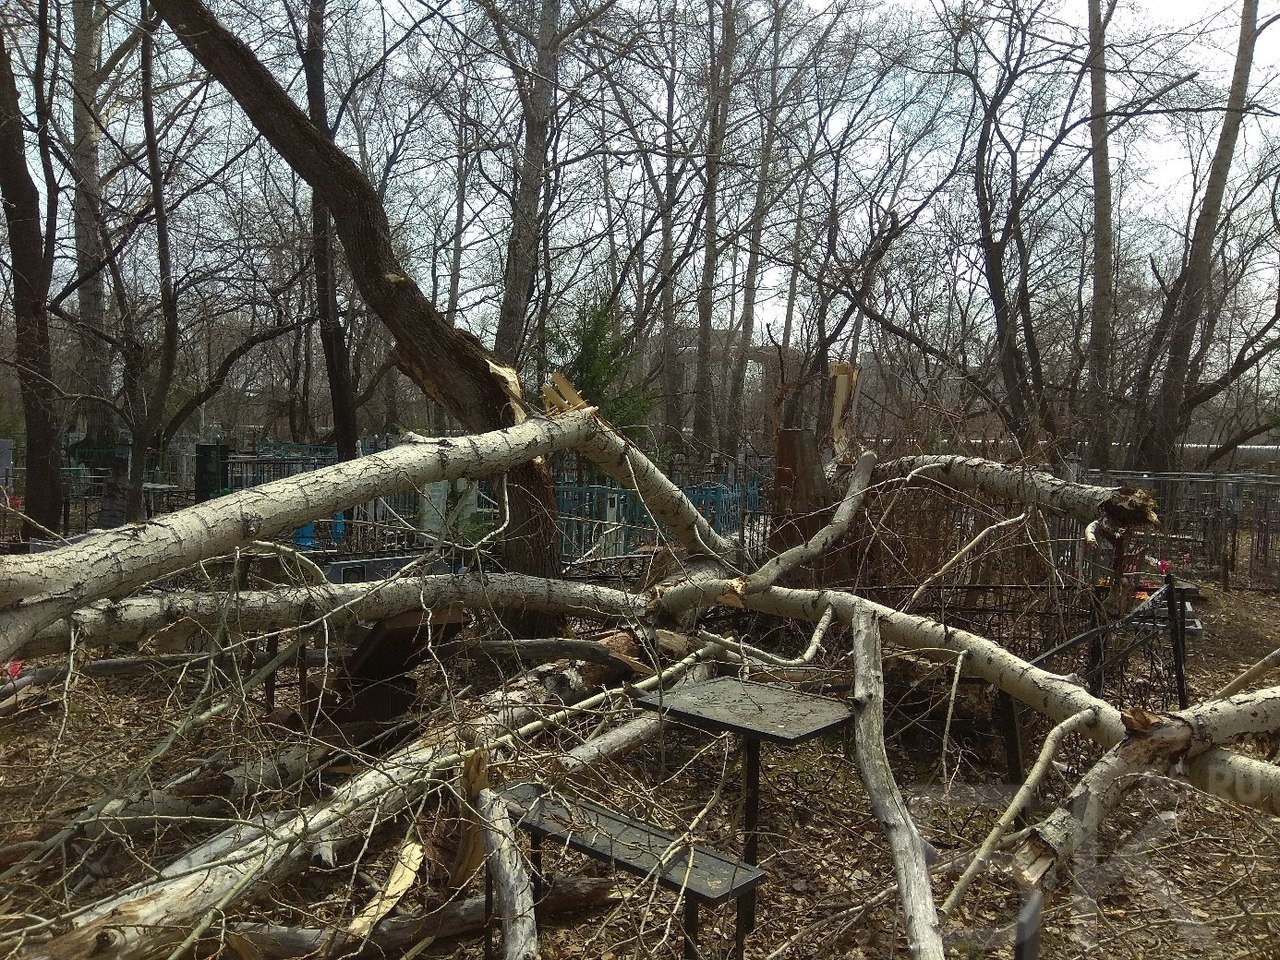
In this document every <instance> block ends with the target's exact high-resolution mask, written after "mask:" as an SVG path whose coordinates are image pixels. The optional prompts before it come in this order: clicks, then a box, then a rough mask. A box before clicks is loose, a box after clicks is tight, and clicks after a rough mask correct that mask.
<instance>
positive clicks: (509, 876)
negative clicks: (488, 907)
mask: <svg viewBox="0 0 1280 960" xmlns="http://www.w3.org/2000/svg"><path fill="white" fill-rule="evenodd" d="M476 806H477V809H478V810H479V812H480V816H481V818H482V819H483V820H484V827H485V830H484V845H485V849H486V851H487V852H488V855H489V860H488V870H489V876H490V877H491V878H492V883H493V886H494V890H495V891H496V894H497V896H496V897H495V899H496V901H497V907H498V915H499V916H500V917H501V918H502V955H503V957H504V958H505V960H538V927H537V924H535V923H534V919H533V884H532V882H531V881H530V880H529V872H528V871H527V870H525V868H524V860H523V859H522V858H521V856H520V847H519V845H517V843H516V837H515V827H514V826H513V825H512V823H511V816H510V814H508V813H507V807H506V804H504V803H503V802H502V800H501V799H500V798H499V797H498V795H497V794H496V793H494V792H493V791H492V790H488V789H485V790H481V791H480V796H479V797H477V798H476Z"/></svg>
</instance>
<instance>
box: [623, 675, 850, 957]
mask: <svg viewBox="0 0 1280 960" xmlns="http://www.w3.org/2000/svg"><path fill="white" fill-rule="evenodd" d="M635 703H636V706H638V707H643V708H644V709H646V710H658V711H661V712H662V713H664V714H666V715H667V716H668V717H670V718H672V719H674V720H678V721H680V722H683V723H686V724H688V725H689V726H693V727H697V728H699V729H701V730H707V731H710V732H712V733H736V734H738V735H739V736H741V737H742V742H743V754H744V770H743V778H742V779H743V790H744V804H743V806H744V810H743V854H742V859H743V860H745V861H746V862H747V863H749V864H751V865H752V866H756V865H758V864H759V862H760V861H759V839H760V838H759V819H760V741H761V740H768V741H769V742H770V743H781V744H788V745H794V744H798V743H803V742H804V741H806V740H812V739H813V738H814V737H819V736H821V735H822V734H824V733H828V732H829V731H832V730H835V729H838V728H839V727H842V726H844V725H845V724H847V723H849V722H850V721H852V720H853V716H854V714H853V711H852V710H851V709H850V708H849V706H848V705H847V704H845V703H843V702H842V701H840V700H836V699H833V698H832V697H823V696H819V695H818V694H813V693H805V692H804V691H801V690H794V689H792V688H790V687H781V686H776V685H774V684H770V683H757V682H753V681H750V680H739V679H738V678H737V677H717V678H716V679H714V680H708V681H706V682H705V683H694V684H689V685H688V686H684V687H678V688H676V689H675V690H670V691H663V690H655V691H653V692H651V693H647V694H645V695H644V696H642V697H639V698H638V699H637V700H636V701H635ZM755 913H756V898H755V890H754V888H753V889H752V890H751V891H750V892H749V893H747V894H745V895H744V898H743V900H742V901H741V902H740V905H739V907H738V918H737V922H738V930H737V942H738V953H739V955H741V952H742V948H741V944H742V941H743V938H744V937H745V936H746V934H747V933H748V932H749V931H751V930H752V929H754V928H755V922H756V918H755Z"/></svg>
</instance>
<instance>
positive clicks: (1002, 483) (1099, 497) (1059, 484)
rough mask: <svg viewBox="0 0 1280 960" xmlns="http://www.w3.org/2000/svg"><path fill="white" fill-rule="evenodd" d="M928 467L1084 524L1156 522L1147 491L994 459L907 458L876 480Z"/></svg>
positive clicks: (958, 483)
mask: <svg viewBox="0 0 1280 960" xmlns="http://www.w3.org/2000/svg"><path fill="white" fill-rule="evenodd" d="M921 468H929V480H930V481H931V482H937V483H942V484H945V485H946V486H949V487H954V488H956V489H958V490H979V491H981V492H983V493H986V494H988V495H989V496H993V497H999V498H1001V499H1005V500H1012V501H1014V502H1016V503H1025V504H1036V505H1039V506H1043V507H1047V508H1048V509H1050V510H1054V511H1056V512H1058V513H1063V514H1066V515H1067V516H1069V517H1075V518H1076V519H1078V520H1081V521H1083V522H1084V523H1090V522H1091V521H1094V520H1102V521H1103V523H1104V524H1105V525H1106V526H1107V527H1109V528H1111V529H1115V530H1118V529H1121V528H1122V527H1133V526H1150V525H1153V524H1155V523H1157V522H1158V521H1157V517H1156V505H1155V501H1154V500H1153V499H1152V498H1151V494H1149V493H1148V492H1147V491H1145V490H1134V489H1130V488H1127V487H1120V488H1116V487H1095V486H1089V485H1088V484H1083V483H1072V482H1071V481H1068V480H1062V479H1059V478H1058V477H1055V476H1054V475H1053V474H1051V473H1045V472H1044V471H1041V470H1034V469H1031V468H1030V467H1020V466H1016V465H1009V464H1002V463H993V462H992V461H990V460H982V459H979V458H977V457H959V456H918V457H903V458H901V459H899V460H892V461H890V462H888V463H884V464H882V465H881V466H880V467H878V468H877V469H876V480H877V481H882V480H891V479H898V478H902V477H906V476H908V475H910V474H911V473H912V472H913V471H916V470H919V469H921Z"/></svg>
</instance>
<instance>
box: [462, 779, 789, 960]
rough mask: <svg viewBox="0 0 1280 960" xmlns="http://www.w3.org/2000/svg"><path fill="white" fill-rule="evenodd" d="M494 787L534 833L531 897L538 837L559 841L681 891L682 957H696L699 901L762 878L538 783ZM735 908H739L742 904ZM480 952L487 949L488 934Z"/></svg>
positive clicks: (537, 880) (736, 894)
mask: <svg viewBox="0 0 1280 960" xmlns="http://www.w3.org/2000/svg"><path fill="white" fill-rule="evenodd" d="M498 792H499V795H500V796H501V797H502V798H503V800H505V801H506V802H507V805H508V807H509V808H510V809H511V810H512V813H513V815H516V814H518V819H517V821H516V825H517V826H518V827H520V828H522V829H524V830H527V831H528V832H529V835H530V837H531V839H532V843H531V847H532V861H533V874H534V876H533V883H534V902H535V903H536V902H537V901H538V900H539V899H541V894H542V840H543V839H544V838H549V839H551V840H556V841H560V842H563V843H564V844H565V845H566V846H567V847H569V848H570V849H571V850H577V851H578V852H579V853H584V854H586V855H587V856H589V857H593V858H595V859H596V860H601V861H603V862H605V863H608V864H611V865H612V866H614V867H618V868H620V869H622V870H626V871H627V872H629V873H634V874H636V875H638V876H641V877H645V878H647V879H651V880H653V881H655V882H656V883H657V884H658V885H659V886H661V887H665V888H666V889H668V890H675V891H680V892H682V893H683V894H684V955H685V957H686V960H695V958H696V957H697V956H698V952H697V938H698V908H699V906H700V905H702V904H704V903H705V904H707V905H709V906H716V905H718V904H721V903H724V902H725V901H726V900H730V899H735V898H741V897H742V896H744V895H745V894H747V893H749V892H750V891H752V890H754V889H755V887H756V886H757V885H758V884H759V883H760V881H761V880H763V879H764V871H762V870H760V869H759V868H758V867H753V866H752V865H751V864H748V863H743V862H742V861H740V860H735V859H733V858H732V857H726V856H725V855H724V854H721V853H717V852H716V851H715V850H711V849H709V848H707V847H703V846H699V845H697V844H693V843H689V842H688V841H687V840H683V839H681V838H680V837H678V836H677V835H676V834H674V833H669V832H667V831H666V830H660V829H658V828H657V827H654V826H652V825H650V824H647V823H644V822H642V821H639V820H633V819H632V818H630V817H627V816H624V815H622V814H620V813H618V812H616V811H614V810H610V809H608V808H607V807H602V806H600V805H599V804H596V803H592V802H591V801H589V800H584V799H582V798H580V797H576V796H573V795H571V794H567V793H565V792H563V791H561V790H558V789H556V790H553V789H551V788H550V787H547V786H544V785H543V784H539V783H532V782H522V783H516V784H512V785H510V786H508V787H504V788H503V789H502V790H500V791H498ZM486 885H488V881H487V879H486ZM491 903H492V891H491V889H490V890H486V896H485V913H486V920H487V919H488V914H489V912H490V910H491ZM738 909H742V906H741V902H739V906H738ZM743 934H744V930H743V928H742V925H741V924H739V925H738V933H737V938H736V951H737V956H739V957H741V956H742V950H743ZM485 955H486V956H490V955H491V947H490V944H489V941H488V938H487V937H486V942H485Z"/></svg>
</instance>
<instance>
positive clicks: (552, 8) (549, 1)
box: [493, 0, 560, 366]
mask: <svg viewBox="0 0 1280 960" xmlns="http://www.w3.org/2000/svg"><path fill="white" fill-rule="evenodd" d="M559 23H560V0H542V8H541V13H540V15H539V18H538V50H537V54H536V57H535V66H534V69H533V70H532V71H527V70H523V69H521V68H520V67H519V66H518V65H514V64H513V66H514V68H515V69H516V71H517V76H516V84H517V86H518V87H519V88H520V106H521V108H522V111H523V113H524V117H523V120H524V148H523V149H522V150H521V152H520V169H519V171H518V177H519V182H518V183H517V184H516V188H515V191H514V199H513V200H512V205H511V232H510V234H508V237H507V259H506V270H505V272H504V274H503V289H502V307H501V310H500V312H499V314H498V332H497V335H496V337H495V339H494V346H493V351H494V353H496V354H497V355H498V357H499V358H501V359H502V360H504V361H505V362H507V363H509V364H511V365H512V366H518V360H519V357H520V352H521V349H522V348H523V346H524V335H525V314H526V311H527V310H528V307H529V298H530V297H531V296H532V294H533V273H534V269H535V268H536V266H537V263H538V249H539V243H538V241H539V238H540V237H541V235H542V224H541V222H540V221H541V213H542V191H543V189H544V188H545V186H546V179H547V144H548V140H549V137H550V133H551V110H552V106H553V102H554V93H555V86H556V63H557V59H558V52H557V38H556V28H557V27H558V26H559ZM496 26H497V27H498V29H499V30H502V29H503V25H502V24H501V23H497V24H496Z"/></svg>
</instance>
